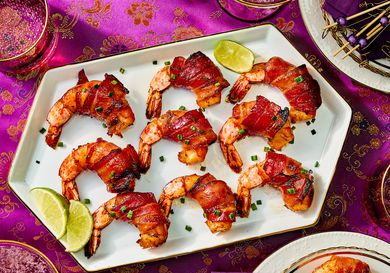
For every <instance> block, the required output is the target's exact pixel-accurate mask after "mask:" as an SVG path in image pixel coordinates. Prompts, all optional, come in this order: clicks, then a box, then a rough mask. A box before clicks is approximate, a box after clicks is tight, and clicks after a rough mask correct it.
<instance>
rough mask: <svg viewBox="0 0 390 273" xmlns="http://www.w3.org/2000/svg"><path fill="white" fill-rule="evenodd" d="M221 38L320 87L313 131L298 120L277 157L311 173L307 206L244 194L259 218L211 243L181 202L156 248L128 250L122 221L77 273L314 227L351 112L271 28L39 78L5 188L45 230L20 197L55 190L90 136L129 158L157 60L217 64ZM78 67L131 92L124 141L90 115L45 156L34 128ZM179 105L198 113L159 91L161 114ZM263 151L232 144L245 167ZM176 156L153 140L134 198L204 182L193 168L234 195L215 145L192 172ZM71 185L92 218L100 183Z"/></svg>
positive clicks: (188, 99) (216, 122)
mask: <svg viewBox="0 0 390 273" xmlns="http://www.w3.org/2000/svg"><path fill="white" fill-rule="evenodd" d="M222 39H230V40H234V41H237V42H239V43H241V44H243V45H245V46H247V47H248V48H250V49H251V50H252V51H253V52H255V53H256V54H257V55H258V56H257V59H258V60H268V59H269V58H270V57H272V56H275V55H276V56H280V57H282V58H284V59H286V60H287V61H289V62H291V63H293V64H296V65H300V64H306V65H307V66H308V69H309V71H310V73H311V75H312V76H313V77H314V78H315V79H316V80H317V81H318V82H319V85H320V87H321V92H322V100H323V104H322V106H321V107H320V108H319V109H318V113H317V117H316V121H315V123H313V124H311V125H310V126H307V125H306V123H304V122H303V123H299V124H296V125H295V126H296V130H295V131H294V134H295V143H294V144H292V145H288V146H287V147H286V148H285V149H283V153H285V154H286V155H288V156H291V157H293V158H295V159H296V160H298V161H300V162H302V163H303V166H304V167H305V168H307V169H310V168H311V169H313V170H314V175H315V184H314V190H315V195H314V200H313V204H312V206H311V208H310V209H309V210H308V211H306V212H304V213H294V212H292V211H290V210H288V209H286V208H285V207H284V206H283V201H282V198H281V195H280V193H279V192H278V191H276V190H274V189H271V188H268V187H265V188H262V189H255V190H253V191H252V192H253V200H257V199H261V200H262V201H263V204H262V205H261V206H259V208H258V210H257V211H252V212H251V215H250V217H249V218H248V219H238V221H237V223H235V224H234V225H233V228H232V229H231V230H230V231H229V232H226V233H224V234H214V235H213V234H211V233H210V231H209V230H208V228H207V226H206V225H205V223H204V219H203V217H202V211H201V208H200V207H199V206H198V205H197V204H196V203H195V202H192V201H191V200H187V201H186V202H185V204H180V202H177V203H175V205H174V206H173V209H174V214H173V215H171V216H170V220H171V225H170V229H169V237H168V241H167V242H166V243H165V244H164V245H162V246H160V247H158V248H156V249H151V250H150V249H149V250H144V249H141V248H140V247H139V245H138V244H136V241H137V239H138V236H139V235H138V231H137V229H136V228H134V227H133V226H130V225H128V224H126V223H124V222H121V221H114V222H113V223H112V224H110V225H109V226H108V227H107V228H106V229H104V230H103V233H102V237H101V245H100V247H99V249H98V250H97V252H96V254H95V255H94V256H93V257H92V258H90V259H87V258H86V257H84V253H82V251H80V252H78V253H74V254H73V255H74V257H75V259H76V260H77V261H78V262H79V263H80V264H81V265H82V266H83V267H84V268H85V269H87V270H89V271H94V270H100V269H104V268H108V267H114V266H118V265H123V264H129V263H136V262H145V261H151V260H156V259H161V258H166V257H171V256H175V255H180V254H186V253H191V252H194V251H198V250H202V249H207V248H211V247H217V246H221V245H225V244H230V243H233V242H236V241H241V240H246V239H250V238H256V237H261V236H266V235H271V234H275V233H281V232H286V231H290V230H295V229H299V228H303V227H307V226H311V225H313V224H315V223H316V221H317V219H318V217H319V215H320V211H321V207H322V205H323V202H324V199H325V196H326V192H327V190H328V188H329V185H330V182H331V180H332V177H333V173H334V170H335V167H336V163H337V159H338V157H339V155H340V151H341V148H342V146H343V143H344V139H345V135H346V133H347V130H348V126H349V122H350V119H351V109H350V107H349V106H348V104H347V103H346V102H345V101H344V100H343V99H342V98H341V97H340V96H339V95H338V93H337V92H336V91H335V90H334V89H333V88H332V86H331V85H329V83H327V82H326V81H325V80H324V78H322V76H321V75H320V74H319V73H318V72H317V71H316V70H315V69H314V68H313V67H312V66H311V65H310V63H309V62H307V61H306V60H305V58H304V57H303V56H302V55H301V54H300V53H299V52H298V51H297V50H296V49H295V48H294V47H293V46H292V45H291V44H290V43H289V42H288V40H287V39H286V38H285V37H284V36H283V35H282V34H281V32H280V31H278V30H277V29H276V28H275V27H274V26H271V25H264V26H259V27H254V28H249V29H243V30H238V31H233V32H228V33H222V34H218V35H212V36H209V37H203V38H198V39H193V40H189V41H183V42H179V43H172V44H167V45H163V46H158V47H153V48H148V49H144V50H139V51H135V52H130V53H126V54H122V55H117V56H113V57H109V58H104V59H99V60H95V61H91V62H86V63H81V64H74V65H68V66H64V67H60V68H56V69H53V70H50V71H48V72H47V73H46V75H45V76H44V78H43V79H42V83H41V85H40V87H39V89H38V91H37V94H36V97H35V101H34V105H33V106H32V108H31V112H30V116H29V119H28V121H27V124H26V128H25V130H24V133H23V136H22V139H21V141H20V145H19V147H18V150H17V153H16V155H15V160H14V162H13V165H12V168H11V170H10V176H9V182H10V186H11V187H12V189H13V190H14V191H15V193H16V194H17V195H18V196H19V197H20V199H21V200H23V202H24V203H25V204H26V205H27V206H28V207H29V208H30V209H31V210H32V211H33V212H34V213H35V214H36V215H38V217H39V219H40V220H42V222H43V223H45V221H44V219H43V218H42V216H41V215H40V214H38V212H37V209H36V208H35V206H34V205H33V204H32V202H31V199H30V195H29V190H30V189H31V188H33V187H38V186H40V187H50V188H52V189H54V190H56V191H58V192H61V182H60V181H61V180H60V178H59V176H58V169H59V166H60V164H61V162H62V161H63V160H64V158H65V157H66V156H67V155H68V154H69V153H70V152H71V151H72V149H73V148H75V147H77V146H78V145H80V144H84V143H87V142H93V141H96V139H97V138H98V137H102V138H104V139H106V140H108V141H112V142H114V143H115V144H117V145H118V146H120V147H125V145H126V144H128V143H131V144H132V145H133V146H134V147H135V148H136V149H137V150H138V138H139V135H140V133H141V131H142V130H143V128H144V127H145V125H146V124H147V120H146V118H145V108H146V105H145V103H146V97H147V92H148V89H149V82H150V80H151V78H152V77H153V75H154V74H155V73H156V72H157V71H158V70H159V69H160V68H161V67H163V65H164V61H167V60H171V61H172V59H173V58H174V57H175V56H179V55H182V56H186V57H187V56H189V55H190V54H191V53H193V52H196V51H199V50H200V51H202V52H204V53H205V54H206V55H207V56H209V57H210V58H211V59H212V60H213V61H214V62H215V63H216V64H217V62H216V61H215V59H214V56H213V50H214V48H215V46H216V44H217V43H218V42H219V41H220V40H222ZM154 60H157V61H158V65H153V64H152V63H153V61H154ZM121 67H123V68H124V69H125V73H124V74H121V73H119V68H121ZM82 68H84V69H85V71H86V74H87V76H88V77H89V79H97V80H101V79H103V77H104V73H112V74H114V75H115V76H117V77H118V79H119V80H120V81H121V82H123V84H124V85H125V86H126V87H127V88H128V89H129V91H130V93H129V94H128V95H127V99H128V101H129V103H130V105H131V107H132V108H133V111H134V113H135V117H136V121H135V124H134V125H133V126H131V127H130V128H128V129H126V130H125V132H124V134H123V138H119V137H112V138H110V137H109V136H107V134H106V131H107V130H106V129H105V128H103V127H102V122H99V121H97V120H96V119H91V118H89V117H82V116H74V117H73V118H72V119H71V120H70V121H69V122H68V124H66V126H65V127H64V129H63V133H62V135H61V141H62V142H63V143H64V144H65V147H63V148H57V149H56V150H53V149H51V148H49V147H48V146H47V145H46V143H45V141H44V135H42V134H40V133H39V130H40V129H41V128H42V127H45V128H47V123H46V121H45V119H46V115H47V112H48V111H49V109H50V107H51V106H52V105H53V104H54V103H55V101H57V100H58V99H59V98H60V97H61V96H62V95H63V94H64V92H66V91H67V90H68V89H69V88H71V87H73V86H74V85H75V84H76V82H77V73H78V72H79V70H80V69H82ZM221 71H222V73H223V75H224V77H225V78H226V79H227V80H228V81H229V82H230V84H231V85H232V84H233V83H234V82H235V80H236V79H237V77H238V74H236V73H234V72H232V71H229V70H227V69H225V68H221ZM252 88H253V90H252V91H251V92H250V93H249V94H248V96H247V97H246V98H245V100H247V101H248V100H254V99H255V97H256V95H258V94H262V95H264V96H265V97H267V98H268V99H270V100H272V101H274V102H276V103H278V104H279V105H281V106H282V107H285V106H288V102H287V101H286V99H285V98H284V96H283V95H282V94H281V92H280V91H279V90H276V89H274V88H271V87H269V86H265V85H255V86H253V87H252ZM227 92H228V89H226V90H225V91H224V92H223V99H222V102H221V104H219V105H215V106H212V107H210V108H207V109H206V111H205V115H206V117H207V118H208V119H209V121H210V123H211V125H212V126H213V128H214V131H215V132H216V133H218V132H219V130H220V128H221V126H222V125H223V123H224V122H225V121H226V119H227V118H228V117H229V116H231V114H232V108H233V105H231V104H229V103H225V102H224V98H225V97H226V95H227ZM181 105H183V106H185V107H186V108H187V109H195V108H198V106H197V105H196V103H195V95H194V94H193V93H192V92H189V91H187V90H180V89H173V88H171V89H170V90H167V91H166V92H165V93H164V95H163V109H162V112H163V113H164V112H165V111H167V110H168V109H178V108H179V107H180V106H181ZM312 129H315V130H316V131H317V134H315V135H312V134H311V132H310V131H311V130H312ZM264 146H268V145H267V143H266V141H265V140H264V139H263V138H260V137H248V138H246V139H245V140H242V141H240V142H239V143H238V144H237V148H238V150H239V152H240V154H241V156H242V159H243V162H244V166H243V168H244V169H246V168H248V167H249V166H250V165H252V164H253V163H254V162H253V161H251V155H254V154H256V155H258V158H259V161H260V160H263V159H264V157H265V153H264V152H263V150H264ZM180 148H181V147H180V145H179V144H177V143H173V142H170V141H167V140H161V141H160V142H158V143H156V144H155V145H153V148H152V149H153V153H152V164H151V168H150V169H149V171H148V173H147V174H146V175H143V176H141V179H140V180H139V181H137V183H136V191H141V192H146V191H150V192H153V193H154V194H155V196H156V198H157V199H158V197H159V195H160V194H161V190H162V188H163V187H164V185H165V184H166V183H168V182H169V181H170V180H172V179H173V178H176V177H178V176H183V175H188V174H192V173H198V174H204V173H205V172H201V171H200V166H201V165H203V166H206V167H207V170H206V171H207V172H210V173H211V174H213V175H214V176H215V177H216V178H218V179H222V180H224V181H226V182H227V183H228V184H229V185H230V187H231V188H232V189H233V191H236V188H237V179H238V175H237V174H235V173H233V171H231V170H230V168H229V167H228V166H227V164H226V162H225V160H224V158H223V156H222V153H221V151H220V147H219V145H218V143H214V144H213V145H211V146H210V147H209V151H208V154H207V157H206V160H205V162H203V163H202V164H198V165H195V166H186V165H184V164H182V163H180V162H179V161H178V159H177V153H178V152H179V150H180ZM161 155H163V156H164V157H165V159H166V160H165V161H164V162H160V160H159V157H160V156H161ZM36 160H39V161H40V164H36V163H35V161H36ZM316 161H318V162H319V163H320V166H319V168H314V164H315V162H316ZM77 184H78V188H79V191H80V196H81V198H82V199H83V198H89V199H90V200H91V205H90V206H89V208H90V210H91V211H94V210H95V209H96V208H97V207H98V206H100V205H101V204H103V203H104V202H105V201H107V200H108V199H109V198H111V197H112V196H114V195H113V194H110V193H108V192H107V191H106V187H105V184H104V183H103V182H102V181H101V180H100V179H99V177H98V176H97V175H96V174H95V173H93V172H83V173H82V174H81V175H80V176H79V177H78V178H77ZM186 225H190V226H192V231H191V232H188V231H186V230H185V226H186Z"/></svg>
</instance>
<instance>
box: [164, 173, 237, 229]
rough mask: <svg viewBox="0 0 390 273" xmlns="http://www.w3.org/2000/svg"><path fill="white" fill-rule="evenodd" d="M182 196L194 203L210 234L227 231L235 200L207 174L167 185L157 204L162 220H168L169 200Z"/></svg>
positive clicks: (174, 181) (194, 175)
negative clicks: (202, 215)
mask: <svg viewBox="0 0 390 273" xmlns="http://www.w3.org/2000/svg"><path fill="white" fill-rule="evenodd" d="M184 196H188V197H191V198H193V199H195V200H196V201H198V203H199V205H200V206H201V207H202V209H203V211H204V213H205V217H206V224H207V226H208V227H209V229H210V231H211V232H212V233H215V232H224V231H228V230H229V229H230V228H231V226H232V224H233V222H235V220H236V200H235V198H234V194H233V192H232V190H231V189H230V187H229V186H228V185H227V184H226V183H225V182H224V181H222V180H217V179H216V178H215V177H214V176H212V175H211V174H209V173H207V174H205V175H203V176H199V175H196V174H192V175H186V176H182V177H178V178H176V179H174V180H172V181H171V182H169V183H168V184H167V185H166V186H165V187H164V189H163V192H162V194H161V195H160V200H159V204H160V205H161V207H162V209H163V211H164V212H165V215H166V216H169V213H170V210H171V207H172V202H173V200H174V199H176V198H179V197H184Z"/></svg>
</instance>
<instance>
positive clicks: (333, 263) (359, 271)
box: [313, 255, 371, 273]
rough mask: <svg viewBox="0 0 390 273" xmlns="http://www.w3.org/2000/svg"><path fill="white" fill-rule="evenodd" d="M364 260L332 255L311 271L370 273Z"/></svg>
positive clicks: (321, 272)
mask: <svg viewBox="0 0 390 273" xmlns="http://www.w3.org/2000/svg"><path fill="white" fill-rule="evenodd" d="M370 272H371V270H370V266H369V265H368V264H366V263H365V262H362V261H360V260H358V259H354V258H350V257H342V256H337V255H333V256H332V257H331V258H330V260H329V261H327V262H325V263H323V264H322V265H321V266H320V267H318V268H316V269H315V270H314V271H313V273H370Z"/></svg>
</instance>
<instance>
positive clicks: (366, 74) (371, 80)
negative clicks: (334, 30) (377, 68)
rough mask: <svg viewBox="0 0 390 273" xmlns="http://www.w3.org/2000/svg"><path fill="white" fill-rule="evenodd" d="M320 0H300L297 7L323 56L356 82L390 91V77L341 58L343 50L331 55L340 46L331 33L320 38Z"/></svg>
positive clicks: (389, 64)
mask: <svg viewBox="0 0 390 273" xmlns="http://www.w3.org/2000/svg"><path fill="white" fill-rule="evenodd" d="M321 3H323V1H321V0H300V1H299V7H300V9H301V14H302V18H303V21H304V23H305V26H306V29H307V31H308V32H309V34H310V36H311V38H312V39H313V41H314V43H315V44H316V45H317V47H318V48H319V49H320V50H321V51H322V53H323V54H324V55H325V57H326V58H327V59H328V60H329V61H330V62H331V63H333V64H334V65H335V66H336V67H337V68H338V69H339V70H341V71H342V72H343V73H345V74H346V75H348V76H349V77H351V78H352V79H354V80H355V81H357V82H360V83H362V84H364V85H366V86H369V87H372V88H375V89H377V90H379V91H382V92H385V93H389V92H390V77H385V76H382V75H379V74H377V73H374V72H372V71H370V70H368V69H366V68H363V67H360V66H359V64H358V63H357V62H355V61H354V60H353V59H352V58H351V57H348V58H345V59H344V60H343V59H341V57H342V56H344V51H343V52H341V53H339V54H338V55H337V56H336V57H333V53H334V52H335V51H336V50H337V49H339V48H340V46H339V45H338V44H337V42H336V40H335V39H334V38H333V37H332V35H330V34H328V35H327V36H326V37H325V38H324V39H323V38H322V30H323V28H324V26H325V20H324V19H323V15H322V9H321ZM381 62H383V63H385V64H386V65H388V66H390V62H389V61H386V60H384V59H383V60H381Z"/></svg>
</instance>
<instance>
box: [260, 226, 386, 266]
mask: <svg viewBox="0 0 390 273" xmlns="http://www.w3.org/2000/svg"><path fill="white" fill-rule="evenodd" d="M332 255H339V256H343V257H351V258H354V259H359V260H361V261H363V262H365V263H367V264H368V265H369V266H370V269H371V272H372V273H385V272H390V258H389V255H390V244H388V243H386V242H384V241H382V240H379V239H377V238H374V237H371V236H367V235H364V234H360V233H354V232H338V231H335V232H325V233H319V234H315V235H310V236H307V237H303V238H300V239H298V240H296V241H293V242H291V243H289V244H288V245H286V246H284V247H282V248H281V249H279V250H278V251H276V252H275V253H273V254H272V255H271V256H269V257H268V258H267V259H265V260H264V261H263V262H262V263H261V264H260V265H259V267H257V268H256V269H255V270H254V271H253V273H265V272H266V273H293V272H294V273H312V272H313V271H314V269H315V268H317V267H318V266H320V265H321V264H323V263H324V262H326V261H328V260H329V259H330V257H331V256H332Z"/></svg>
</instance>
